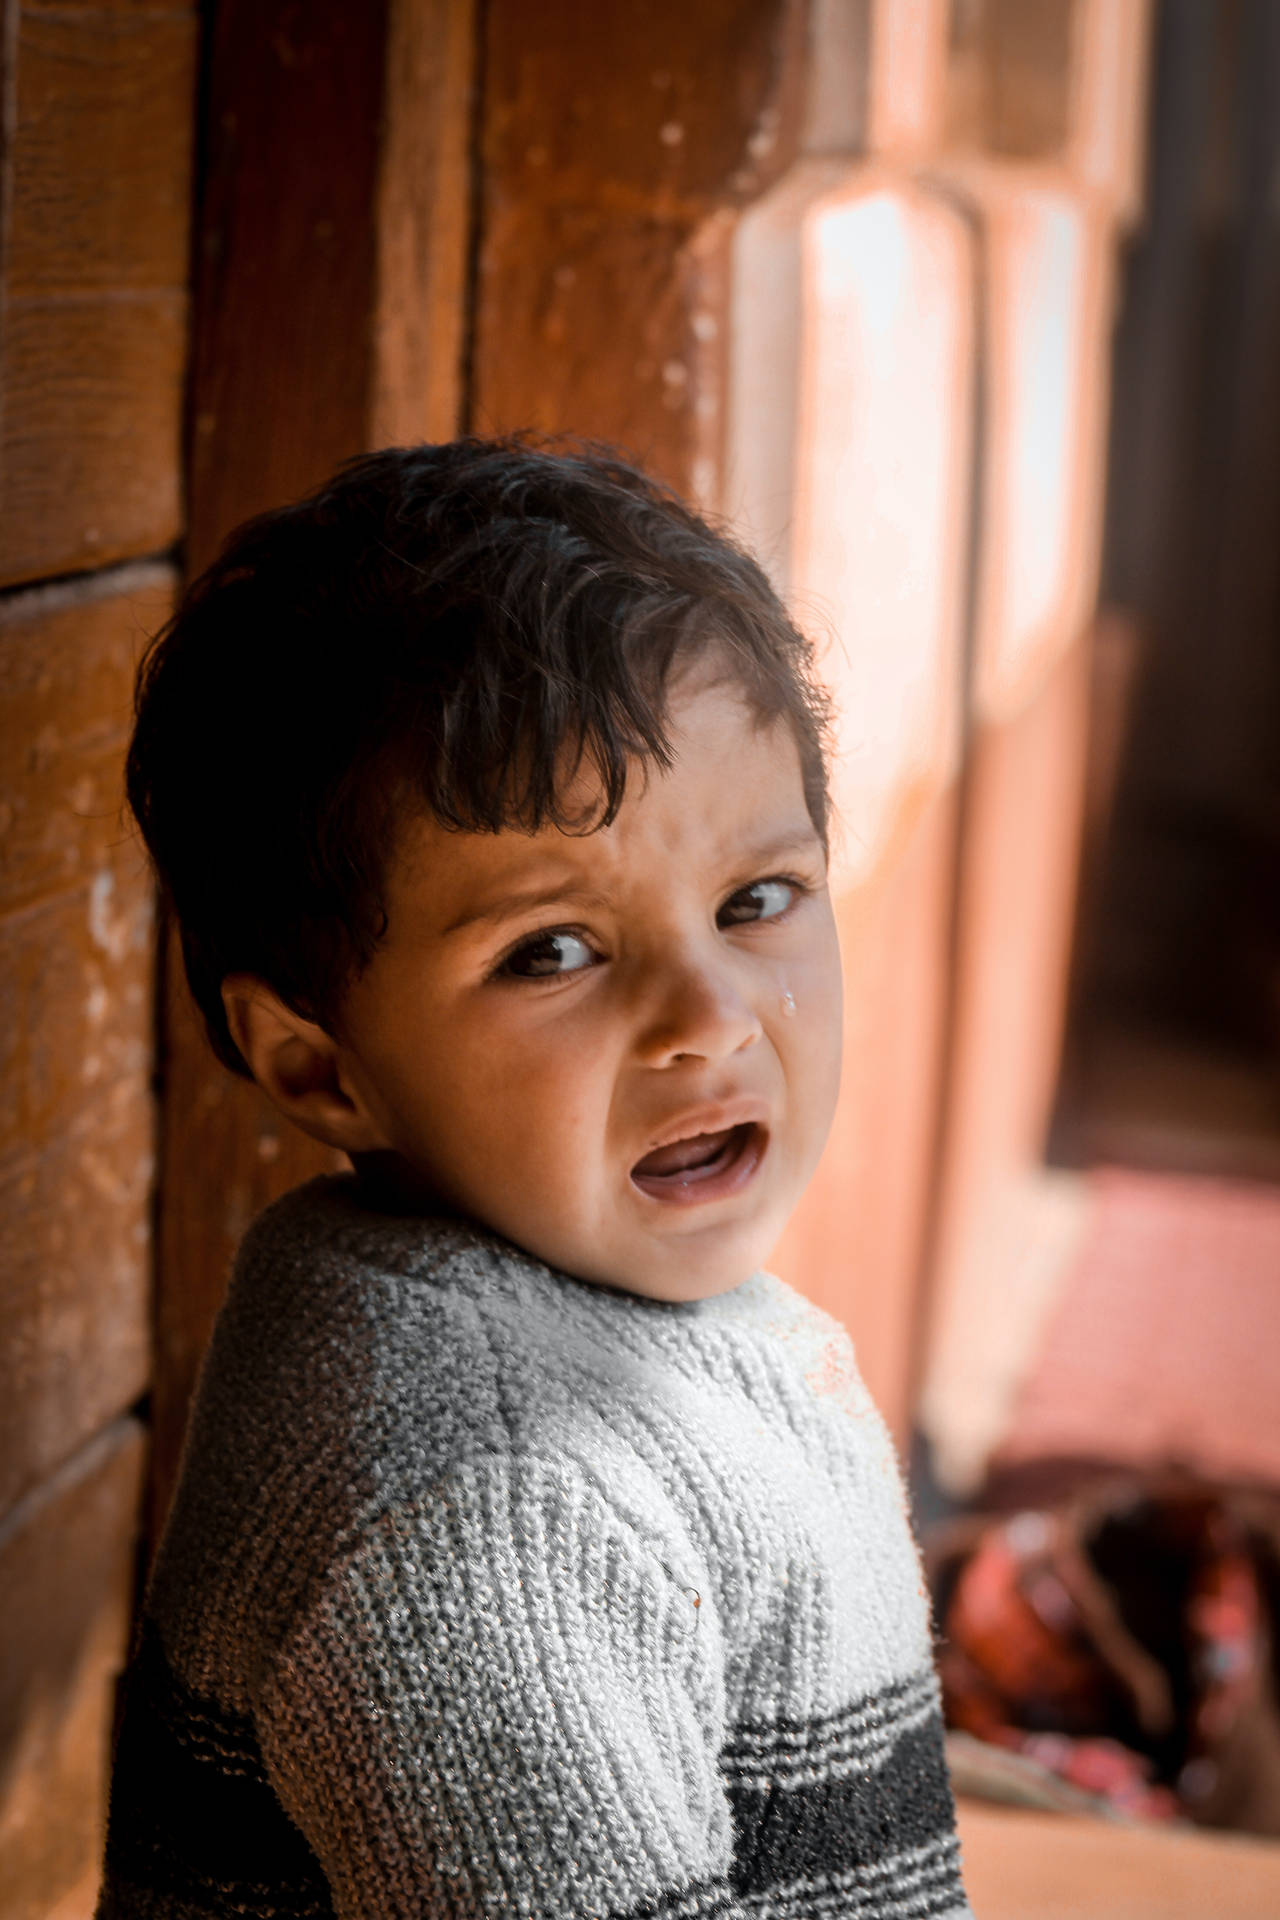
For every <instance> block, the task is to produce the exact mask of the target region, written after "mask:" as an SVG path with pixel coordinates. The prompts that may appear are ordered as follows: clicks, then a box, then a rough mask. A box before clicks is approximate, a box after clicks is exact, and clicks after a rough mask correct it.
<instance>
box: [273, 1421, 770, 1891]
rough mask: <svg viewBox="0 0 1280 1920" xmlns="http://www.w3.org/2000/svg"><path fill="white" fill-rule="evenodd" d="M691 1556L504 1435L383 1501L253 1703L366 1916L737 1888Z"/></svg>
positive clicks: (314, 1836) (317, 1833)
mask: <svg viewBox="0 0 1280 1920" xmlns="http://www.w3.org/2000/svg"><path fill="white" fill-rule="evenodd" d="M675 1534H676V1530H674V1529H673V1536H675ZM688 1558H689V1550H688V1548H687V1546H684V1545H683V1543H682V1542H681V1541H680V1540H679V1538H678V1537H673V1538H672V1539H671V1540H670V1541H668V1540H666V1539H664V1538H663V1537H662V1536H661V1535H660V1534H659V1535H657V1536H654V1535H651V1534H648V1533H646V1534H645V1535H644V1537H642V1536H641V1534H640V1533H639V1531H638V1530H637V1529H636V1527H634V1526H633V1525H632V1524H630V1523H629V1522H627V1521H625V1520H623V1519H622V1518H620V1517H619V1515H618V1514H617V1513H616V1512H615V1511H614V1510H613V1507H612V1505H611V1503H610V1501H609V1500H608V1499H607V1498H606V1497H605V1496H604V1494H603V1493H602V1492H601V1491H600V1489H599V1488H597V1487H596V1486H595V1485H594V1484H593V1483H592V1482H591V1480H590V1479H589V1477H588V1475H587V1474H586V1472H585V1471H583V1470H581V1469H578V1468H575V1467H573V1466H571V1465H567V1464H566V1463H564V1462H562V1461H556V1462H550V1461H539V1460H528V1459H522V1460H519V1461H515V1462H513V1461H511V1460H509V1459H501V1458H485V1459H483V1460H480V1461H478V1462H473V1463H471V1465H469V1466H468V1467H467V1468H466V1469H465V1470H462V1471H458V1472H455V1473H454V1474H452V1475H451V1476H450V1477H449V1479H448V1480H447V1481H446V1482H444V1483H443V1484H442V1485H441V1486H439V1487H438V1488H436V1489H434V1490H433V1492H432V1495H431V1497H430V1498H429V1499H427V1500H420V1501H415V1502H414V1503H412V1504H402V1505H398V1506H393V1507H389V1508H387V1509H385V1510H384V1511H383V1512H382V1513H381V1514H380V1515H379V1516H378V1518H377V1519H376V1520H375V1521H373V1522H371V1523H370V1525H369V1526H368V1527H367V1528H366V1529H365V1530H364V1531H363V1532H362V1534H361V1537H360V1538H359V1540H358V1541H357V1542H355V1543H354V1544H353V1545H352V1546H351V1548H350V1549H349V1550H348V1552H347V1553H346V1554H345V1555H344V1557H343V1559H342V1561H341V1564H340V1565H339V1566H338V1567H336V1568H335V1569H334V1570H332V1571H331V1572H330V1574H329V1575H328V1576H327V1577H326V1578H325V1579H324V1581H323V1582H321V1583H320V1585H319V1586H318V1587H317V1588H316V1589H315V1590H314V1591H313V1593H312V1595H311V1598H310V1599H309V1601H308V1603H307V1604H306V1606H305V1609H304V1611H303V1613H302V1615H301V1617H300V1618H299V1619H298V1621H297V1622H296V1623H295V1625H294V1627H293V1630H292V1631H291V1633H290V1634H289V1636H288V1638H287V1640H286V1641H285V1643H284V1644H283V1646H282V1647H281V1649H280V1652H279V1655H278V1657H277V1658H276V1659H275V1660H274V1662H273V1663H272V1666H271V1670H270V1673H269V1675H268V1676H267V1677H266V1679H265V1682H264V1684H263V1685H262V1687H261V1689H260V1691H259V1695H258V1699H257V1705H256V1712H255V1719H256V1721H257V1727H258V1735H259V1739H260V1741H261V1745H262V1751H263V1755H264V1759H265V1761H266V1765H267V1768H268V1772H269V1774H270V1776H271V1779H272V1783H273V1785H274V1788H275V1791H276V1793H277V1794H278V1795H279V1797H280V1799H281V1801H282V1803H283V1805H284V1807H285V1808H286V1810H287V1811H288V1813H289V1814H290V1816H291V1818H292V1819H293V1820H294V1821H295V1823H296V1824H297V1826H298V1827H300V1828H301V1830H302V1832H303V1834H304V1835H305V1836H306V1839H307V1840H308V1842H309V1844H310V1846H311V1848H312V1849H313V1851H314V1853H315V1855H316V1857H317V1859H318V1860H319V1862H320V1864H321V1866H322V1867H323V1869H324V1872H325V1874H326V1876H327V1878H328V1881H329V1885H330V1890H331V1896H332V1900H333V1906H334V1911H335V1913H336V1914H337V1915H339V1916H341V1917H342V1920H375V1916H376V1920H400V1917H401V1916H403V1920H410V1916H412V1920H421V1917H422V1916H423V1915H424V1914H431V1915H432V1916H433V1917H434V1916H439V1920H446V1917H452V1916H457V1920H461V1917H462V1916H463V1915H466V1916H468V1917H470V1916H475V1915H481V1914H502V1915H512V1914H520V1915H525V1916H541V1915H545V1916H547V1920H553V1916H554V1920H573V1916H583V1920H585V1917H586V1916H588V1915H590V1916H593V1920H603V1916H609V1917H610V1920H613V1917H614V1916H617V1920H623V1916H627V1915H634V1916H636V1920H639V1916H641V1915H651V1914H653V1913H656V1912H661V1914H662V1915H663V1916H664V1920H685V1916H688V1917H689V1920H693V1916H699V1920H702V1917H703V1916H710V1915H712V1914H714V1915H716V1916H728V1917H730V1920H731V1917H732V1916H734V1915H737V1914H738V1913H739V1911H740V1909H739V1906H738V1904H737V1903H736V1901H735V1900H734V1898H733V1897H732V1894H731V1892H730V1887H729V1881H728V1871H729V1863H730V1860H731V1857H732V1822H731V1815H730V1809H729V1802H728V1799H727V1796H726V1794H725V1791H724V1788H723V1785H722V1783H721V1779H720V1774H719V1766H718V1760H719V1753H720V1747H721V1744H722V1737H723V1728H724V1699H723V1658H722V1648H721V1642H720V1636H719V1628H718V1623H717V1621H716V1619H715V1617H714V1610H713V1609H712V1607H711V1606H710V1605H709V1604H708V1598H709V1597H708V1596H707V1595H706V1594H703V1593H699V1592H698V1590H697V1586H696V1573H695V1572H694V1570H692V1569H691V1568H690V1567H689V1565H688ZM695 1599H697V1600H698V1601H699V1602H700V1604H698V1605H695V1604H694V1603H695Z"/></svg>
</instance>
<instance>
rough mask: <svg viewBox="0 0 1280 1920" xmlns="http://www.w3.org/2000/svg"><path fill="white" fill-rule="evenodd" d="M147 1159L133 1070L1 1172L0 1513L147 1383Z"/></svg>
mask: <svg viewBox="0 0 1280 1920" xmlns="http://www.w3.org/2000/svg"><path fill="white" fill-rule="evenodd" d="M151 1164H152V1109H151V1100H150V1096H149V1093H148V1090H147V1088H146V1086H145V1084H142V1083H140V1082H139V1081H137V1080H136V1079H135V1080H134V1081H133V1082H132V1083H129V1082H125V1083H123V1084H121V1085H120V1086H118V1087H114V1088H111V1089H110V1090H109V1091H108V1092H107V1093H106V1094H105V1095H104V1096H103V1097H102V1098H100V1099H99V1100H97V1101H96V1102H94V1103H93V1104H92V1105H86V1106H85V1108H84V1109H83V1111H82V1113H81V1114H80V1116H79V1119H78V1122H77V1124H76V1126H75V1127H74V1128H72V1129H70V1130H69V1131H68V1132H66V1133H65V1134H63V1135H62V1136H60V1137H59V1138H58V1139H57V1140H55V1141H54V1142H53V1143H52V1144H51V1145H50V1146H49V1147H47V1148H46V1149H45V1150H44V1151H43V1152H42V1153H39V1154H31V1155H22V1156H20V1157H18V1158H16V1159H14V1158H11V1159H10V1160H9V1161H8V1162H7V1163H6V1164H5V1165H4V1167H3V1168H0V1276H2V1278H0V1317H2V1318H3V1322H4V1329H5V1338H4V1343H3V1346H0V1513H4V1512H6V1511H7V1510H8V1509H9V1507H10V1506H11V1505H12V1504H13V1502H14V1501H15V1500H16V1499H18V1498H19V1497H21V1495H23V1494H24V1493H25V1492H26V1491H27V1490H28V1489H29V1488H31V1487H32V1486H34V1485H36V1484H37V1482H38V1481H39V1480H40V1479H41V1477H42V1476H43V1475H44V1474H46V1473H49V1472H50V1471H51V1470H52V1469H53V1468H54V1467H56V1466H58V1465H59V1464H60V1463H61V1462H62V1461H63V1460H65V1459H66V1458H67V1456H68V1454H70V1453H71V1452H72V1451H73V1450H74V1448H75V1447H77V1446H78V1445H80V1444H81V1442H82V1441H84V1440H85V1439H87V1437H88V1436H89V1435H90V1434H92V1433H93V1432H94V1431H95V1430H96V1429H97V1428H98V1427H100V1426H101V1425H102V1423H103V1422H104V1421H105V1420H109V1419H111V1418H113V1417H114V1416H115V1415H116V1414H118V1413H120V1412H121V1411H122V1410H123V1409H124V1408H125V1407H128V1406H130V1405H132V1403H133V1402H134V1401H135V1400H136V1399H137V1398H138V1396H139V1395H140V1394H141V1393H142V1392H143V1391H144V1390H145V1388H146V1385H147V1378H148V1373H149V1370H150V1345H151V1328H150V1319H151V1313H150V1307H151V1301H150V1293H151V1288H150V1273H149V1261H148V1252H149V1246H148V1232H147V1198H148V1195H149V1192H150V1183H151ZM15 1644H20V1643H15Z"/></svg>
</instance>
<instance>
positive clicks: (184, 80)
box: [0, 0, 196, 1920]
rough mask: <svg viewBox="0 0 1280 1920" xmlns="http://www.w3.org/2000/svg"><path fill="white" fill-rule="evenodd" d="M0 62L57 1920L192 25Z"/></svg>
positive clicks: (1, 502) (15, 1601) (18, 1314)
mask: <svg viewBox="0 0 1280 1920" xmlns="http://www.w3.org/2000/svg"><path fill="white" fill-rule="evenodd" d="M3 44H4V59H5V66H6V73H5V88H4V102H5V107H4V111H5V123H4V129H3V157H2V161H0V164H2V167H3V174H2V180H0V192H2V196H3V198H2V203H0V204H2V206H3V220H4V226H3V257H2V260H0V329H2V336H0V353H2V355H3V363H2V364H3V374H2V376H0V377H2V385H0V1084H2V1086H3V1093H2V1094H0V1221H3V1227H2V1229H0V1246H2V1248H3V1265H2V1267H0V1313H2V1314H3V1319H4V1332H5V1338H4V1343H3V1347H2V1348H0V1621H2V1623H3V1624H2V1625H0V1913H2V1914H3V1915H4V1916H5V1920H28V1916H30V1920H36V1916H38V1915H41V1916H42V1915H45V1914H47V1913H50V1912H52V1911H53V1910H54V1909H55V1906H57V1907H58V1908H59V1911H65V1912H66V1914H67V1920H71V1915H72V1914H74V1913H75V1912H78V1911H83V1910H84V1909H85V1907H86V1904H87V1902H88V1900H89V1898H90V1894H91V1889H92V1883H93V1880H94V1877H95V1870H96V1864H97V1854H98V1848H99V1844H100V1842H99V1826H100V1814H101V1800H102V1787H101V1783H102V1775H103V1762H104V1756H105V1753H106V1749H107V1743H108V1739H109V1733H110V1725H111V1712H112V1703H113V1684H114V1678H115V1674H116V1671H117V1670H118V1667H119V1663H120V1659H121V1654H122V1651H123V1648H124V1645H125V1639H126V1635H127V1632H128V1623H129V1612H130V1607H131V1604H132V1596H133V1562H134V1553H135V1546H134V1542H135V1538H136V1530H137V1517H138V1508H139V1494H140V1489H141V1474H142V1467H143V1453H144V1446H143V1437H144V1436H143V1428H142V1426H141V1425H140V1423H139V1421H138V1419H137V1417H136V1413H135V1411H134V1410H135V1409H136V1406H137V1403H138V1401H139V1398H140V1396H141V1395H143V1394H144V1393H145V1391H146V1389H147V1387H148V1384H149V1379H150V1327H149V1322H150V1294H151V1274H150V1258H149V1239H150V1232H149V1220H150V1188H151V1177H152V1160H153V1152H152V1133H153V1111H152V1096H151V1074H152V1066H153V1062H152V1032H153V1024H154V1012H153V1002H152V974H153V968H152V905H151V890H150V886H149V883H148V880H147V877H146V875H145V872H144V871H143V868H142V865H141V862H140V860H139V858H138V856H137V852H136V850H135V848H134V846H133V844H132V843H131V841H130V839H129V836H128V834H127V833H126V832H125V831H124V830H123V828H122V824H121V817H120V768H121V755H122V747H123V743H124V739H125V736H126V732H127V728H128V722H129V710H130V694H131V682H132V669H133V663H134V659H135V656H136V652H137V649H138V646H139V643H140V636H141V634H142V633H143V632H144V631H145V630H146V629H147V628H148V627H150V626H152V625H154V624H156V623H157V622H158V621H159V620H160V619H162V618H163V617H164V610H165V607H166V605H167V603H168V601H169V599H170V597H171V595H172V590H173V585H174V581H175V570H174V564H173V561H172V558H171V557H170V555H171V549H172V547H173V543H174V541H175V539H176V538H177V536H178V534H179V532H180V530H181V496H182V484H181V459H180V445H181V431H180V429H181V411H182V394H183V381H184V376H185V365H186V337H187V298H186V280H187V249H188V222H189V216H188V207H189V198H190V165H191V145H192V123H193V121H192V115H193V101H194V82H195V51H196V21H195V8H194V6H193V5H177V4H171V5H167V6H162V5H146V4H135V5H132V6H129V7H119V6H111V5H101V6H94V5H88V6H85V5H78V6H63V5H57V4H29V5H28V4H19V3H18V0H8V4H6V6H5V9H4V43H3ZM77 1888H79V1891H77ZM64 1900H65V1901H67V1902H69V1905H67V1906H66V1907H65V1908H63V1907H62V1906H61V1905H60V1904H59V1903H61V1902H63V1901H64Z"/></svg>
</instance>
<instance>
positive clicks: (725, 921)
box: [716, 880, 800, 927]
mask: <svg viewBox="0 0 1280 1920" xmlns="http://www.w3.org/2000/svg"><path fill="white" fill-rule="evenodd" d="M799 891H800V889H799V888H798V887H797V885H796V883H795V882H794V880H753V881H752V883H751V885H750V886H749V887H739V888H738V891H737V892H736V893H731V894H730V895H729V898H728V899H727V900H726V901H725V903H724V905H723V906H722V907H721V909H720V911H719V913H718V914H717V915H716V924H717V926H721V927H738V926H742V925H744V924H745V923H746V922H748V921H751V920H776V919H778V918H779V916H780V915H782V914H784V913H785V912H786V911H787V908H788V907H789V906H790V905H791V904H792V902H793V901H794V900H795V898H796V895H797V894H798V893H799Z"/></svg>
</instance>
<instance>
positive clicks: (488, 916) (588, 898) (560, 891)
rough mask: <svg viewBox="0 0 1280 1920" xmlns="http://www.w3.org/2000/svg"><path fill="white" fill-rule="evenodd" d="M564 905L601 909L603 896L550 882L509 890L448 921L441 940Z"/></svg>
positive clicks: (603, 901)
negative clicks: (535, 909)
mask: <svg viewBox="0 0 1280 1920" xmlns="http://www.w3.org/2000/svg"><path fill="white" fill-rule="evenodd" d="M561 904H564V905H566V906H578V907H602V906H604V905H605V904H606V901H605V895H604V894H602V893H599V892H596V891H595V890H594V889H592V888H588V887H575V886H572V885H569V886H565V885H560V886H557V885H556V884H555V883H554V882H553V883H552V884H551V885H549V886H545V887H513V888H512V890H511V891H510V892H509V893H502V894H499V895H498V896H497V897H496V898H495V899H492V900H486V901H485V902H484V904H483V906H479V907H476V908H474V909H473V910H472V911H471V912H469V913H461V914H459V915H458V918H457V919H456V920H451V921H450V922H449V925H448V926H447V927H446V928H445V930H444V932H445V937H446V938H447V937H448V935H449V934H451V933H461V932H462V930H463V928H464V927H474V926H477V925H479V924H480V923H482V922H485V921H493V920H507V919H509V918H510V917H511V915H512V914H515V913H527V912H528V910H529V909H530V908H531V907H551V906H558V905H561Z"/></svg>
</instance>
